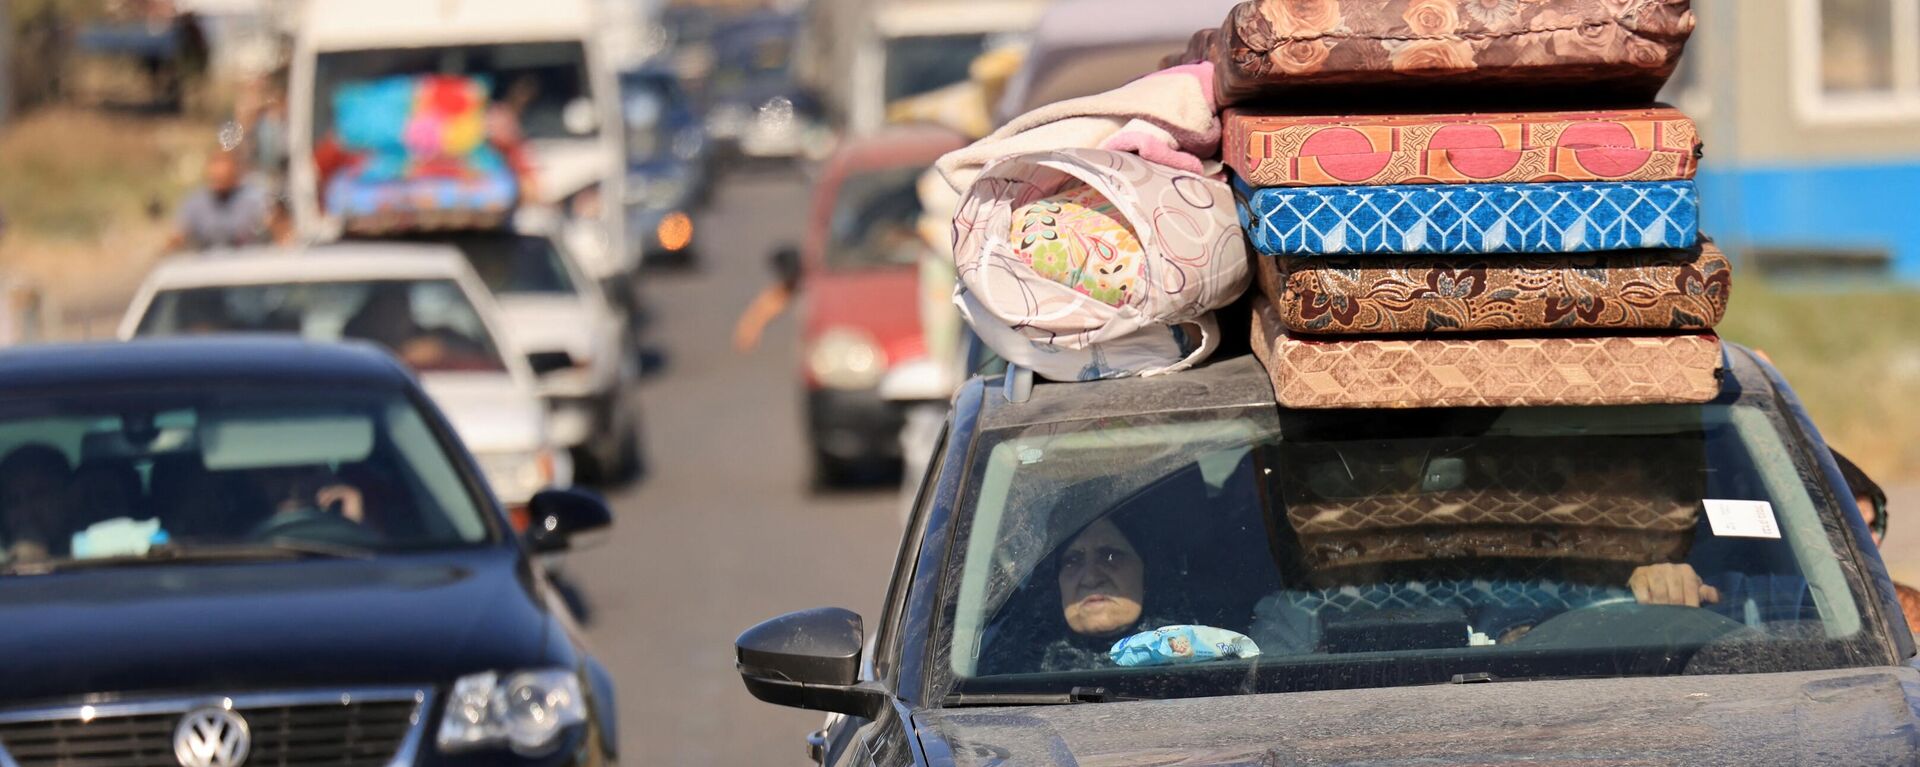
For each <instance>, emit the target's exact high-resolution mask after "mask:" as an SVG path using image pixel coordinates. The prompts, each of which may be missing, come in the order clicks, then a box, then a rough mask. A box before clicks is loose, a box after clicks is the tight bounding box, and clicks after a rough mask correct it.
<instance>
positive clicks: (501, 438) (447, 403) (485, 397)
mask: <svg viewBox="0 0 1920 767" xmlns="http://www.w3.org/2000/svg"><path fill="white" fill-rule="evenodd" d="M420 386H421V388H424V389H426V390H427V396H428V397H431V398H432V399H433V404H435V405H437V406H439V408H440V412H442V413H446V414H447V420H448V421H450V422H452V423H453V430H454V432H455V433H457V434H459V436H460V441H462V442H465V443H466V445H467V449H468V450H471V451H473V452H474V453H475V454H481V453H506V452H529V451H532V450H537V449H539V448H540V446H541V445H543V444H545V443H546V434H547V420H546V419H547V414H546V410H545V408H544V407H543V406H542V405H541V403H540V399H539V397H538V396H536V395H535V394H534V393H533V392H532V391H531V390H530V389H527V388H522V387H521V386H520V385H519V384H518V383H517V382H515V381H514V379H513V377H512V376H510V375H507V374H505V373H425V374H422V375H421V376H420Z"/></svg>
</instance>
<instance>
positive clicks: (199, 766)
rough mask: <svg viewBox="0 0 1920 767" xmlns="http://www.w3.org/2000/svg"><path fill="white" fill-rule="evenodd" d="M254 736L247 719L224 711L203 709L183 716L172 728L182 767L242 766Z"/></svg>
mask: <svg viewBox="0 0 1920 767" xmlns="http://www.w3.org/2000/svg"><path fill="white" fill-rule="evenodd" d="M252 742H253V736H252V735H250V734H249V733H248V732H247V720H245V719H242V718H240V715H239V714H237V713H234V712H233V711H232V710H229V709H225V708H201V709H195V710H193V711H189V712H187V715H186V716H183V717H180V725H179V726H177V727H175V728H173V757H174V758H175V759H178V760H180V767H240V765H242V764H244V763H246V761H247V748H248V747H249V746H250V745H251V744H252Z"/></svg>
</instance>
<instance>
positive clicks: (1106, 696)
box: [940, 687, 1147, 708]
mask: <svg viewBox="0 0 1920 767" xmlns="http://www.w3.org/2000/svg"><path fill="white" fill-rule="evenodd" d="M1129 700H1147V698H1136V697H1133V696H1129V695H1114V694H1113V693H1110V692H1107V688H1105V687H1075V688H1073V689H1071V690H1068V691H1067V692H956V693H950V694H948V695H947V697H946V698H945V699H943V700H941V702H940V705H942V706H944V707H946V708H966V707H969V706H974V707H980V706H1064V705H1068V704H1073V703H1118V702H1120V701H1129Z"/></svg>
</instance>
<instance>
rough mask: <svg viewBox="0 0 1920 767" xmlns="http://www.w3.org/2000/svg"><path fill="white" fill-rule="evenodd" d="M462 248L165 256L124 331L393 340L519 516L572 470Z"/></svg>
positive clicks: (328, 248) (389, 343) (385, 246)
mask: <svg viewBox="0 0 1920 767" xmlns="http://www.w3.org/2000/svg"><path fill="white" fill-rule="evenodd" d="M504 327H505V325H504V323H503V320H502V315H501V311H500V308H499V307H498V306H496V305H495V303H494V300H493V298H492V296H491V295H489V294H488V292H487V289H486V286H485V285H483V284H481V282H480V278H479V277H477V276H476V275H475V274H474V271H473V269H472V268H471V267H469V266H468V265H467V262H466V260H465V258H464V257H462V256H461V254H460V252H459V251H457V250H455V249H453V248H451V247H448V246H445V245H438V246H432V245H415V244H404V243H353V244H337V245H322V246H315V247H310V248H305V249H302V250H298V251H291V252H286V251H277V250H256V251H241V252H238V253H235V254H233V255H231V256H222V257H219V258H200V259H182V260H174V261H168V262H164V263H162V264H161V265H160V266H158V267H155V269H154V271H153V273H152V274H150V275H148V277H147V280H146V282H145V283H144V284H142V285H141V286H140V289H139V291H138V292H137V293H136V294H135V295H134V299H133V302H132V303H131V304H129V305H128V308H127V314H126V317H125V318H124V319H123V320H122V321H121V324H120V338H122V339H123V340H124V339H133V338H145V337H151V336H178V335H190V334H203V333H276V334H297V335H300V336H304V337H306V338H309V339H313V340H319V341H334V340H339V339H343V338H344V339H357V340H363V341H371V342H374V343H377V344H380V345H382V346H385V347H387V348H388V349H390V350H392V351H393V353H394V354H395V356H397V357H399V358H400V360H401V361H402V362H404V363H405V364H406V365H407V366H408V367H409V368H412V369H413V370H414V371H415V372H416V373H418V374H419V376H420V380H421V385H422V386H423V387H425V389H426V391H427V393H428V394H430V395H432V396H433V401H434V403H435V404H436V405H438V406H439V408H440V409H441V410H443V411H445V412H446V413H447V416H448V418H450V419H451V420H452V421H453V425H454V430H455V431H456V432H458V433H459V435H460V439H461V440H462V441H464V442H465V443H466V446H467V448H468V449H470V450H472V451H473V453H474V456H475V458H477V459H478V460H479V462H480V466H481V469H482V471H483V472H484V474H485V476H486V478H487V481H488V483H489V484H490V485H491V487H492V490H493V493H494V495H495V496H496V497H498V498H499V499H500V501H501V502H502V503H505V504H506V505H507V507H508V509H509V511H510V512H511V513H512V514H513V515H514V516H515V518H516V521H524V519H525V517H524V514H525V510H526V506H527V504H529V503H530V502H531V501H532V499H533V496H534V494H535V493H536V492H538V491H539V490H540V489H541V488H543V487H547V486H551V485H567V484H570V483H571V482H572V481H573V462H572V460H571V458H570V456H569V455H568V453H567V451H566V450H564V449H555V447H554V443H553V442H552V441H551V439H550V437H549V435H550V433H551V427H550V426H549V423H548V415H547V411H546V407H545V405H544V404H543V403H542V402H541V399H540V395H539V393H538V391H537V390H536V388H535V386H536V384H535V378H534V374H533V370H532V369H531V367H530V366H529V363H528V361H527V356H526V354H525V353H523V352H521V351H519V350H518V348H517V347H515V346H514V345H513V343H512V341H511V339H510V338H509V337H508V336H507V335H506V334H505V333H504V332H503V328H504Z"/></svg>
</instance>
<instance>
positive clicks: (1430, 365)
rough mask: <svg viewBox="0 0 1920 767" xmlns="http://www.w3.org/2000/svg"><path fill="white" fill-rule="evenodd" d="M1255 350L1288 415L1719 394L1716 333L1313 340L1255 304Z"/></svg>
mask: <svg viewBox="0 0 1920 767" xmlns="http://www.w3.org/2000/svg"><path fill="white" fill-rule="evenodd" d="M1253 315H1254V316H1253V337H1252V340H1253V350H1254V354H1255V355H1256V356H1258V357H1259V358H1260V361H1261V363H1262V364H1264V365H1265V366H1266V368H1267V373H1268V375H1270V376H1271V377H1272V379H1273V389H1274V395H1275V397H1276V399H1277V400H1278V402H1279V403H1280V404H1281V405H1282V406H1284V407H1291V408H1302V409H1326V408H1431V407H1519V406H1536V405H1629V404H1650V403H1691V402H1706V401H1708V400H1711V399H1713V397H1714V396H1715V395H1716V394H1718V393H1719V390H1720V378H1719V375H1718V373H1719V369H1720V360H1721V356H1720V339H1719V338H1718V337H1717V336H1715V335H1713V334H1712V333H1694V334H1684V335H1668V336H1598V337H1579V336H1568V337H1548V338H1408V339H1390V338H1387V339H1383V338H1353V339H1340V340H1323V339H1309V338H1304V337H1296V336H1292V335H1289V334H1288V333H1287V331H1286V329H1285V324H1284V323H1283V322H1282V320H1281V319H1280V314H1279V312H1278V311H1276V310H1275V309H1274V307H1273V303H1272V302H1271V301H1269V300H1267V299H1266V298H1265V297H1264V296H1260V297H1256V298H1255V300H1254V313H1253Z"/></svg>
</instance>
